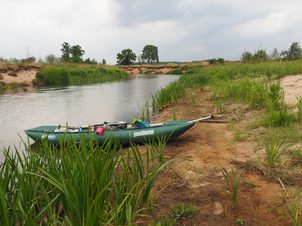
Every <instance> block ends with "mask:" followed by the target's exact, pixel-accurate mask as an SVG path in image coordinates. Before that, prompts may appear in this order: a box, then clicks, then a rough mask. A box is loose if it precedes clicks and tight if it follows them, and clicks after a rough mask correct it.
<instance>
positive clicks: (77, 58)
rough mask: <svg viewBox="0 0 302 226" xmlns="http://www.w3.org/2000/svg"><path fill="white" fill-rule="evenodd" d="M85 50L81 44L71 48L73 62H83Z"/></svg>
mask: <svg viewBox="0 0 302 226" xmlns="http://www.w3.org/2000/svg"><path fill="white" fill-rule="evenodd" d="M84 53H85V51H84V50H83V49H82V47H81V46H80V45H75V46H72V47H71V48H70V54H71V58H70V60H71V62H72V63H81V62H83V59H82V56H83V55H84Z"/></svg>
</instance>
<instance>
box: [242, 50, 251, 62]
mask: <svg viewBox="0 0 302 226" xmlns="http://www.w3.org/2000/svg"><path fill="white" fill-rule="evenodd" d="M252 60H253V55H252V54H251V53H250V52H248V51H244V52H243V53H242V54H241V61H242V62H244V63H249V62H252Z"/></svg>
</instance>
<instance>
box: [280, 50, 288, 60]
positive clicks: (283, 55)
mask: <svg viewBox="0 0 302 226" xmlns="http://www.w3.org/2000/svg"><path fill="white" fill-rule="evenodd" d="M280 59H281V60H287V59H288V51H287V50H282V51H281V53H280Z"/></svg>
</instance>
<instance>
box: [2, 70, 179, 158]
mask: <svg viewBox="0 0 302 226" xmlns="http://www.w3.org/2000/svg"><path fill="white" fill-rule="evenodd" d="M177 79H178V76H176V75H137V76H131V77H130V78H129V79H128V80H124V81H118V82H110V83H102V84H94V85H85V86H69V87H63V88H40V89H36V90H35V91H33V92H21V93H13V94H3V95H0V125H1V129H0V150H2V149H3V147H8V146H16V147H17V148H19V147H22V146H23V145H22V143H21V139H23V140H25V141H27V138H26V135H25V133H24V130H25V129H29V128H33V127H37V126H41V125H59V124H61V125H65V124H66V123H68V124H69V125H74V126H78V125H89V124H97V123H101V122H103V121H120V120H122V121H130V120H132V119H133V118H135V117H136V115H137V114H138V112H139V107H138V106H139V104H143V103H144V102H145V101H147V100H148V99H149V98H150V97H151V95H152V94H154V93H156V92H157V91H158V90H159V89H160V88H162V87H164V86H166V85H168V84H169V83H171V82H172V81H175V80H177ZM0 159H1V154H0Z"/></svg>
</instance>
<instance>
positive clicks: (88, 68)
mask: <svg viewBox="0 0 302 226" xmlns="http://www.w3.org/2000/svg"><path fill="white" fill-rule="evenodd" d="M127 77H128V75H127V73H126V72H124V71H122V70H120V69H118V68H116V67H110V66H97V65H84V64H58V65H46V66H45V68H44V69H43V70H42V71H41V72H38V73H37V75H36V80H35V84H37V85H79V84H88V83H98V82H107V81H114V80H122V79H126V78H127Z"/></svg>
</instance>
